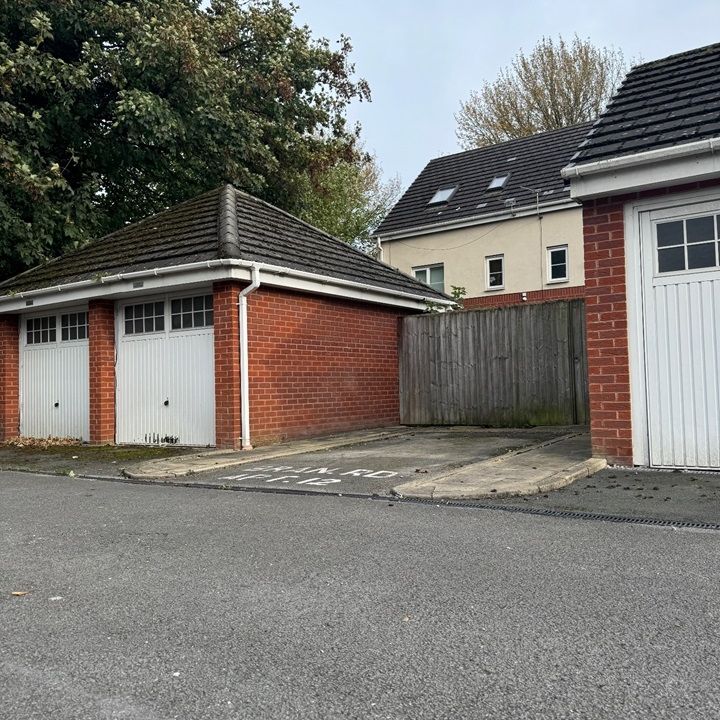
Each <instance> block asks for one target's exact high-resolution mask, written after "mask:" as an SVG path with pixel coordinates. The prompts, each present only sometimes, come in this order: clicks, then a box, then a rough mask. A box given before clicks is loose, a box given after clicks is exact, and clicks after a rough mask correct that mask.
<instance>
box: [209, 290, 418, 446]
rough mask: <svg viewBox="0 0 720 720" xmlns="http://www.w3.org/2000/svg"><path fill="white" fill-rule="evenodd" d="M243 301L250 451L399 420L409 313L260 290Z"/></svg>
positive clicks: (375, 306) (379, 425)
mask: <svg viewBox="0 0 720 720" xmlns="http://www.w3.org/2000/svg"><path fill="white" fill-rule="evenodd" d="M248 301H249V302H248V327H249V333H250V395H251V405H250V426H251V433H252V441H253V444H256V443H267V442H272V441H275V440H280V439H285V438H297V437H302V436H312V435H321V434H324V433H332V432H337V431H343V430H354V429H359V428H369V427H382V426H385V425H394V424H397V423H398V422H399V421H400V417H399V412H400V411H399V395H398V333H399V318H400V317H402V316H403V315H405V314H407V312H404V311H402V310H394V309H391V308H382V307H379V306H377V305H368V304H360V303H356V302H348V301H344V300H340V299H334V298H323V297H318V296H311V295H303V294H300V293H292V292H285V291H281V290H276V289H268V288H262V287H261V288H260V289H259V290H257V291H256V292H255V293H253V294H252V295H250V297H249V298H248ZM215 331H216V332H217V325H216V329H215Z"/></svg>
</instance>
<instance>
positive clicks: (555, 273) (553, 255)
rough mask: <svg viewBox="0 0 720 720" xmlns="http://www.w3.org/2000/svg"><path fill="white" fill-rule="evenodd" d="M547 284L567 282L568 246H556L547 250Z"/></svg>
mask: <svg viewBox="0 0 720 720" xmlns="http://www.w3.org/2000/svg"><path fill="white" fill-rule="evenodd" d="M547 264H548V279H547V281H548V282H549V283H555V282H564V281H566V280H568V279H569V278H568V246H567V245H556V246H555V247H549V248H548V249H547Z"/></svg>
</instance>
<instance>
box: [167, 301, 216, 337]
mask: <svg viewBox="0 0 720 720" xmlns="http://www.w3.org/2000/svg"><path fill="white" fill-rule="evenodd" d="M212 324H213V299H212V295H199V296H197V297H186V298H179V299H177V300H173V301H172V302H171V303H170V327H171V328H172V329H173V330H185V329H187V328H198V327H209V326H211V325H212Z"/></svg>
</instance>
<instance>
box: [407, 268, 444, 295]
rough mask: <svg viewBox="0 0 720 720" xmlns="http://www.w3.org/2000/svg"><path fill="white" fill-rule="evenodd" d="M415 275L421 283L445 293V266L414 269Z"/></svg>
mask: <svg viewBox="0 0 720 720" xmlns="http://www.w3.org/2000/svg"><path fill="white" fill-rule="evenodd" d="M413 275H415V277H416V279H418V280H419V281H420V282H424V283H425V284H426V285H429V286H430V287H431V288H432V289H433V290H437V291H438V292H445V266H444V265H442V264H440V265H426V266H424V267H414V268H413Z"/></svg>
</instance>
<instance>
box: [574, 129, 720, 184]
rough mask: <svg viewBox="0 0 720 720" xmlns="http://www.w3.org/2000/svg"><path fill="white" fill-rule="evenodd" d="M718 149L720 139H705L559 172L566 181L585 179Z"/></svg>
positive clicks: (575, 166) (597, 161)
mask: <svg viewBox="0 0 720 720" xmlns="http://www.w3.org/2000/svg"><path fill="white" fill-rule="evenodd" d="M718 149H720V137H714V138H706V139H705V140H696V141H695V142H689V143H683V144H681V145H672V146H671V147H666V148H657V149H655V150H646V151H645V152H639V153H634V154H633V155H621V156H620V157H613V158H606V159H604V160H596V161H595V162H589V163H584V164H582V165H567V166H566V167H564V168H563V169H562V170H561V171H560V174H561V175H562V176H563V177H564V178H566V179H568V178H571V179H572V178H576V177H586V176H587V175H595V174H602V173H606V172H608V171H612V170H618V169H620V168H626V167H637V166H638V165H647V164H651V163H656V162H663V161H665V160H673V159H677V158H686V157H692V156H694V155H704V154H705V153H714V152H715V151H716V150H718Z"/></svg>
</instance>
